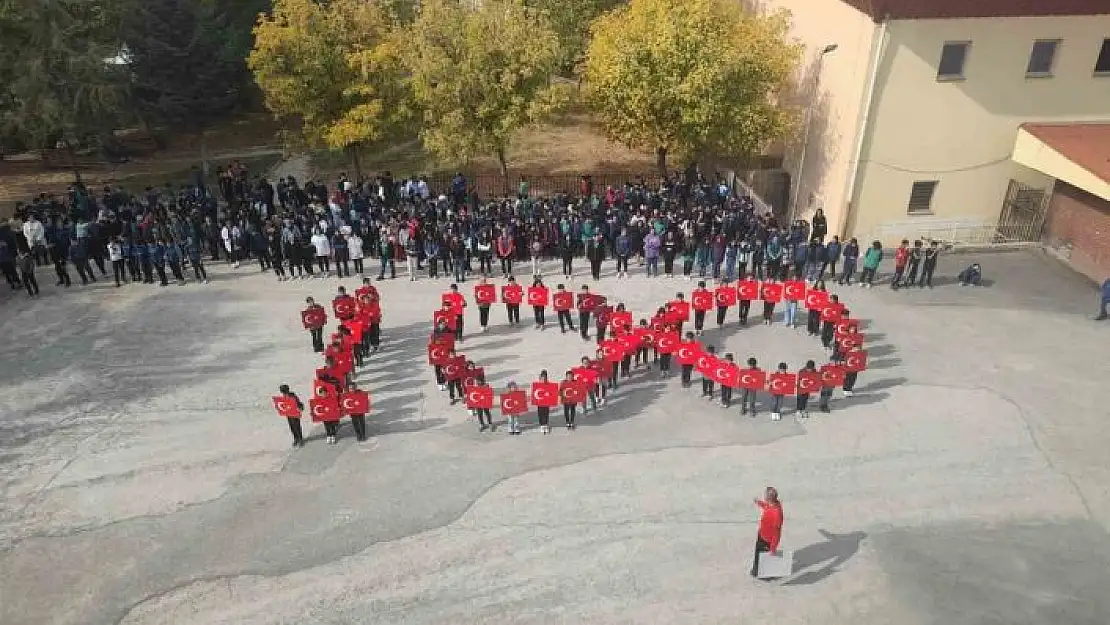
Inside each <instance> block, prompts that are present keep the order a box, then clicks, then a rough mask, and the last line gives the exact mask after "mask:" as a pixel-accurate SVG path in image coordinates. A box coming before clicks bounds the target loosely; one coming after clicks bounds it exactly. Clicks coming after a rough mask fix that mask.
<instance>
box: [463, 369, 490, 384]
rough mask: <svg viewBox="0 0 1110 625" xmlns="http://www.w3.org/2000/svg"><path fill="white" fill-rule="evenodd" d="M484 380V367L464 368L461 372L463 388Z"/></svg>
mask: <svg viewBox="0 0 1110 625" xmlns="http://www.w3.org/2000/svg"><path fill="white" fill-rule="evenodd" d="M484 379H486V369H485V367H466V368H464V369H463V372H462V381H463V386H471V385H474V384H477V382H478V380H484Z"/></svg>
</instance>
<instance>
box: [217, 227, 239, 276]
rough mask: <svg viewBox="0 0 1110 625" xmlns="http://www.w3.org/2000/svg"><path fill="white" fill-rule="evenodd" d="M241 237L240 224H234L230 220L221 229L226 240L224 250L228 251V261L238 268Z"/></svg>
mask: <svg viewBox="0 0 1110 625" xmlns="http://www.w3.org/2000/svg"><path fill="white" fill-rule="evenodd" d="M241 237H242V233H241V232H240V231H239V226H235V225H232V223H231V222H230V221H229V222H227V223H225V224H224V227H223V228H222V229H220V238H221V239H223V240H224V250H226V251H227V262H229V263H232V267H235V268H236V269H238V268H239V241H240V240H241Z"/></svg>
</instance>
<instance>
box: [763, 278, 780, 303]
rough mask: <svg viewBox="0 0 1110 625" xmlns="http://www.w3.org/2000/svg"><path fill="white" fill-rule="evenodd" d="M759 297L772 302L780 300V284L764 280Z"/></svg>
mask: <svg viewBox="0 0 1110 625" xmlns="http://www.w3.org/2000/svg"><path fill="white" fill-rule="evenodd" d="M759 298H760V299H762V300H763V301H765V302H771V303H772V304H777V303H779V302H781V301H782V285H781V284H779V283H778V282H764V283H763V288H762V289H761V292H760V296H759Z"/></svg>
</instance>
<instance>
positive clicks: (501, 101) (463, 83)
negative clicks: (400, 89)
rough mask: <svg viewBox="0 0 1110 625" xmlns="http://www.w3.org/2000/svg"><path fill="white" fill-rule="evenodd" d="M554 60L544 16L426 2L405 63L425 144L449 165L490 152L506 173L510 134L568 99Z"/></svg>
mask: <svg viewBox="0 0 1110 625" xmlns="http://www.w3.org/2000/svg"><path fill="white" fill-rule="evenodd" d="M558 59H559V42H558V38H557V37H556V35H555V33H554V31H552V30H551V27H550V26H549V25H548V23H547V19H546V18H545V17H544V16H543V15H542V14H541V13H539V12H538V11H536V10H534V9H531V8H528V7H526V6H524V4H523V3H521V2H519V1H516V0H483V1H482V2H481V3H480V4H479V5H477V6H470V7H467V6H463V5H461V4H460V3H458V2H455V1H453V0H429V1H428V2H426V3H424V4H423V5H422V7H421V11H420V15H419V17H418V18H417V20H416V23H415V24H414V25H413V32H412V38H411V40H410V42H409V47H408V52H407V55H406V63H407V65H408V69H409V71H410V73H411V75H412V83H413V90H414V93H415V95H416V99H417V102H418V104H419V106H420V107H421V109H422V110H423V113H424V115H423V123H422V128H421V131H420V136H421V139H422V140H423V142H424V145H425V147H427V148H428V149H429V150H430V151H432V152H433V153H434V154H436V155H437V156H438V157H440V158H441V159H444V160H452V161H461V160H468V159H471V158H474V157H476V156H481V155H486V154H493V155H495V156H496V157H497V162H498V164H499V165H500V168H501V174H502V176H507V175H508V165H507V163H506V160H505V153H506V150H507V149H508V146H509V143H510V141H511V139H512V136H513V133H514V132H516V131H517V130H519V129H520V128H522V127H525V126H527V125H529V124H532V123H537V122H540V121H542V120H544V119H546V118H547V117H548V116H550V115H551V114H552V113H554V112H555V111H556V110H558V109H559V108H561V107H562V106H563V104H565V102H566V99H567V91H566V89H565V87H563V86H562V85H558V84H553V83H552V78H553V77H554V76H555V73H556V70H557V66H558Z"/></svg>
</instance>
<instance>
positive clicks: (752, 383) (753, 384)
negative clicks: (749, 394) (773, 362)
mask: <svg viewBox="0 0 1110 625" xmlns="http://www.w3.org/2000/svg"><path fill="white" fill-rule="evenodd" d="M739 381H740V385H739V386H740V388H746V389H748V390H750V391H758V390H762V389H763V387H764V386H766V385H767V372H766V371H763V370H762V369H741V370H740V380H739Z"/></svg>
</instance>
